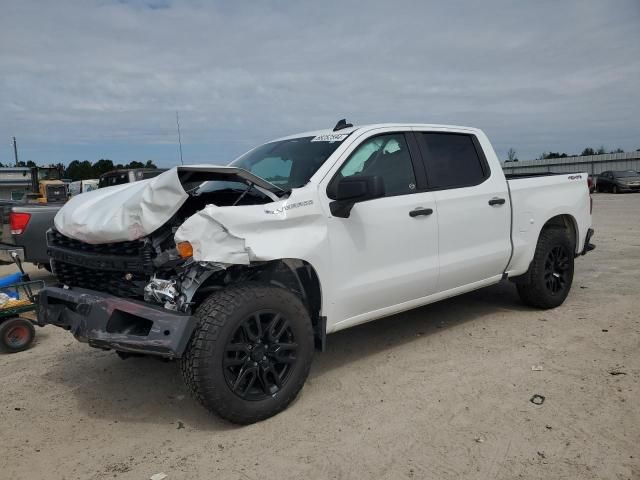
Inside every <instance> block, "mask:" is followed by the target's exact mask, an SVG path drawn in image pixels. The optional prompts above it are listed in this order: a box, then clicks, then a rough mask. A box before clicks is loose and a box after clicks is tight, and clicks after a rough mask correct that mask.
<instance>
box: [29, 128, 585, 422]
mask: <svg viewBox="0 0 640 480" xmlns="http://www.w3.org/2000/svg"><path fill="white" fill-rule="evenodd" d="M592 234H593V230H592V229H591V202H590V195H589V190H588V188H587V174H586V173H571V174H542V175H529V176H526V175H525V176H513V177H509V176H507V177H505V175H504V173H503V170H502V167H501V165H500V161H499V160H498V157H497V156H496V154H495V152H494V150H493V147H492V146H491V143H490V142H489V139H488V138H487V137H486V135H485V134H484V133H483V132H482V131H481V130H478V129H474V128H467V127H451V126H442V125H415V124H413V125H407V124H384V125H370V126H363V127H353V126H352V125H349V124H347V123H346V122H345V121H341V122H338V124H337V125H336V126H335V128H334V129H333V130H324V131H319V132H311V133H304V134H298V135H293V136H290V137H286V138H282V139H279V140H275V141H272V142H269V143H266V144H264V145H262V146H259V147H257V148H254V149H253V150H251V151H249V152H248V153H246V154H245V155H243V156H241V157H240V158H238V159H237V160H235V161H234V162H232V163H231V164H229V166H227V167H218V166H214V165H197V166H181V167H176V168H173V169H171V170H169V171H167V172H165V173H163V174H162V175H160V176H158V177H156V178H154V179H151V180H149V181H147V182H144V183H142V182H141V183H138V184H131V185H124V186H122V185H121V186H118V187H113V188H106V189H103V190H98V191H95V192H90V193H88V194H86V197H84V198H80V197H78V198H76V199H73V198H72V199H71V200H70V201H69V202H68V203H67V204H66V205H65V206H64V207H63V208H62V210H61V211H60V212H59V213H58V215H57V216H56V219H55V228H54V229H52V230H50V231H49V232H48V245H49V252H50V254H51V257H52V260H51V263H52V266H53V270H54V272H55V274H56V275H57V277H58V280H59V282H60V283H61V284H62V286H61V287H46V288H45V289H43V290H42V291H41V292H40V294H39V296H38V298H39V310H38V321H39V324H41V325H46V324H50V325H56V326H59V327H62V328H64V329H66V330H69V331H70V332H71V333H72V334H73V335H74V336H75V337H76V338H77V339H78V340H80V341H83V342H87V343H88V344H89V345H90V346H93V347H96V348H101V349H112V350H115V351H116V352H118V354H119V355H120V356H121V357H126V356H128V355H131V354H138V355H139V354H148V355H156V356H160V357H165V358H169V359H180V364H181V370H182V373H183V377H184V380H185V382H186V384H187V385H188V387H189V388H190V390H191V391H192V393H193V395H194V397H195V398H197V399H198V401H199V402H200V403H202V404H203V405H204V406H205V407H206V408H207V409H209V410H210V411H212V412H215V413H217V414H218V415H220V416H221V417H223V418H226V419H228V420H230V421H232V422H236V423H241V424H246V423H252V422H256V421H259V420H263V419H265V418H268V417H270V416H273V415H275V414H277V413H278V412H280V411H282V410H283V409H285V408H286V407H287V405H289V403H290V402H292V401H293V399H294V398H295V397H296V395H297V394H298V392H299V391H300V389H301V388H302V386H303V384H304V383H305V380H306V378H307V375H308V373H309V369H310V365H311V361H312V358H313V350H314V345H315V346H317V347H318V348H320V349H322V348H324V345H325V343H326V336H327V334H329V333H333V332H337V331H339V330H343V329H346V328H349V327H352V326H354V325H358V324H361V323H364V322H368V321H371V320H375V319H378V318H381V317H385V316H387V315H391V314H395V313H398V312H402V311H405V310H409V309H411V308H415V307H418V306H421V305H426V304H429V303H432V302H436V301H438V300H442V299H444V298H448V297H452V296H455V295H459V294H462V293H465V292H468V291H471V290H475V289H478V288H481V287H484V286H488V285H492V284H495V283H498V282H500V281H502V280H506V279H510V280H512V281H513V282H515V283H516V286H517V290H518V293H519V294H520V297H521V298H522V300H523V302H524V303H526V304H527V305H531V306H534V307H539V308H554V307H557V306H559V305H561V304H562V303H563V302H564V300H565V298H566V297H567V295H568V293H569V290H570V288H571V283H572V280H573V273H574V257H576V256H579V255H582V254H585V253H586V252H588V251H589V250H591V249H592V248H594V247H593V245H591V243H590V238H591V235H592ZM132 381H134V379H132ZM96 388H99V386H97V387H96Z"/></svg>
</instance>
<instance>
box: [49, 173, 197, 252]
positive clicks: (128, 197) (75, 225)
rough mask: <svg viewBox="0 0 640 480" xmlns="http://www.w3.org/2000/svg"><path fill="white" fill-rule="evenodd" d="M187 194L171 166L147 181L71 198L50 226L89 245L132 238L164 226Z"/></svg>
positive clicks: (142, 235)
mask: <svg viewBox="0 0 640 480" xmlns="http://www.w3.org/2000/svg"><path fill="white" fill-rule="evenodd" d="M188 197H189V195H188V194H187V193H186V192H185V191H184V189H183V188H182V184H181V183H180V179H179V178H178V169H177V168H172V169H171V170H167V171H166V172H164V173H161V174H160V175H158V176H157V177H154V178H151V179H149V180H141V181H138V182H134V183H126V184H123V185H116V186H113V187H107V188H101V189H98V190H93V191H91V192H87V193H83V194H81V195H78V196H76V197H73V198H71V199H70V200H69V201H68V202H67V203H66V204H65V205H64V206H63V207H62V208H61V209H60V210H59V211H58V213H57V214H56V216H55V219H54V225H55V227H56V230H58V231H59V232H60V233H62V234H63V235H66V236H67V237H71V238H74V239H76V240H80V241H83V242H86V243H91V244H100V243H111V242H124V241H129V240H135V239H138V238H140V237H144V236H145V235H149V234H150V233H152V232H153V231H154V230H156V229H157V228H159V227H160V226H162V225H164V224H165V223H166V222H167V221H168V220H169V219H170V218H171V217H172V216H173V215H175V213H176V212H177V211H178V209H179V208H180V207H181V206H182V204H183V203H184V202H185V200H186V199H187V198H188Z"/></svg>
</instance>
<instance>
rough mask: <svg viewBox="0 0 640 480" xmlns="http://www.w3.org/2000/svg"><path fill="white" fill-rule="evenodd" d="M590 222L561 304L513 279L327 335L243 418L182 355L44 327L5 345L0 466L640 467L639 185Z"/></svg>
mask: <svg viewBox="0 0 640 480" xmlns="http://www.w3.org/2000/svg"><path fill="white" fill-rule="evenodd" d="M594 227H595V229H596V236H595V237H594V243H596V244H597V249H596V250H595V251H594V252H592V253H590V254H589V255H587V256H586V257H583V258H579V259H578V260H577V263H576V273H575V279H574V284H573V289H572V291H571V294H570V295H569V298H568V299H567V301H566V303H565V304H564V305H563V306H561V307H560V308H557V309H555V310H552V311H537V310H533V309H530V308H526V307H524V306H522V305H521V304H520V302H519V301H518V298H517V295H516V292H515V288H514V287H513V285H511V284H509V283H505V284H503V285H498V286H495V287H490V288H486V289H483V290H479V291H477V292H474V293H471V294H467V295H464V296H462V297H458V298H454V299H451V300H448V301H444V302H441V303H438V304H435V305H431V306H428V307H423V308H420V309H417V310H413V311H410V312H407V313H404V314H401V315H396V316H393V317H389V318H386V319H384V320H380V321H377V322H373V323H370V324H367V325H363V326H360V327H356V328H353V329H350V330H347V331H343V332H340V333H337V334H334V335H331V336H329V339H328V340H329V342H328V345H329V348H328V351H327V352H325V353H318V354H317V355H316V358H315V361H314V366H313V368H312V371H311V375H310V377H309V380H308V381H307V384H306V386H305V387H304V389H303V391H302V393H301V395H300V396H299V397H298V399H297V400H296V401H295V403H294V404H293V405H291V407H290V408H289V409H288V410H286V411H285V412H283V413H282V414H280V415H278V416H276V417H274V418H271V419H269V420H267V421H264V422H262V423H259V424H256V425H252V426H248V427H235V426H233V425H229V424H227V423H225V422H223V421H221V420H219V419H217V418H216V417H213V416H211V415H209V414H207V413H206V412H205V411H204V410H203V409H202V408H201V407H200V406H199V405H198V404H196V403H195V402H194V401H193V400H192V399H191V398H190V397H189V394H188V393H187V391H186V389H185V388H184V386H183V384H182V380H181V378H180V374H179V371H178V368H177V366H176V365H175V364H173V363H165V362H162V361H158V360H154V359H147V358H133V359H128V360H126V361H123V360H120V359H119V358H118V357H117V356H116V355H115V354H113V353H111V352H103V351H100V350H95V349H92V348H90V347H88V346H87V345H85V344H80V343H78V342H76V341H75V340H74V339H73V338H72V336H71V335H70V334H68V333H67V332H64V331H62V330H59V329H56V328H54V327H46V328H44V329H40V328H39V329H38V331H37V335H38V337H37V343H36V344H35V346H34V347H33V348H32V349H31V350H29V351H26V352H23V353H18V354H14V355H3V356H1V357H0V379H1V381H2V384H1V385H2V386H1V387H0V441H1V452H2V453H1V454H0V478H1V479H15V480H17V479H40V478H42V479H106V478H119V479H148V478H149V477H150V476H151V475H153V474H155V473H159V472H164V473H166V474H167V480H173V479H195V478H207V479H209V478H221V479H227V478H229V479H245V480H250V479H272V478H277V479H302V478H335V479H346V478H353V479H358V480H360V479H366V478H388V479H401V478H409V479H410V478H416V479H417V478H433V479H460V478H473V479H478V478H485V479H513V478H527V479H529V478H544V479H551V478H553V479H578V478H579V479H592V478H593V479H596V478H597V479H640V407H639V406H638V398H640V315H639V313H638V312H639V311H640V195H633V194H630V195H617V196H616V195H608V194H597V195H595V196H594ZM9 271H11V268H10V267H2V269H1V270H0V274H6V273H8V272H9ZM44 273H46V272H44V271H40V272H39V273H38V275H39V276H42V277H46V275H44ZM48 278H51V277H48ZM532 366H541V367H542V370H541V371H533V370H532ZM534 394H539V395H543V396H544V397H545V401H544V403H543V404H542V405H534V404H533V403H531V402H530V398H531V397H532V396H533V395H534Z"/></svg>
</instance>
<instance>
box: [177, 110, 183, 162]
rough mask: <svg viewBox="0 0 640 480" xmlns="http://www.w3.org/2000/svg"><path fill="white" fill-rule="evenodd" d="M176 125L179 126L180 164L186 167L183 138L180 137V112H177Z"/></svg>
mask: <svg viewBox="0 0 640 480" xmlns="http://www.w3.org/2000/svg"><path fill="white" fill-rule="evenodd" d="M176 125H177V126H178V148H179V150H180V164H181V165H184V162H183V161H182V137H181V135H180V117H179V116H178V111H177V110H176Z"/></svg>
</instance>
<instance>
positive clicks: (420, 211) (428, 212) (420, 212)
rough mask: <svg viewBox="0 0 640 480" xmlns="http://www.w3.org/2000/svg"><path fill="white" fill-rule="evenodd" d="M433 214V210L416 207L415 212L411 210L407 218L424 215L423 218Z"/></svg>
mask: <svg viewBox="0 0 640 480" xmlns="http://www.w3.org/2000/svg"><path fill="white" fill-rule="evenodd" d="M432 213H433V210H432V209H430V208H422V207H418V208H416V209H415V210H411V211H410V212H409V216H410V217H419V216H420V215H424V216H425V217H426V216H428V215H431V214H432Z"/></svg>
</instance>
